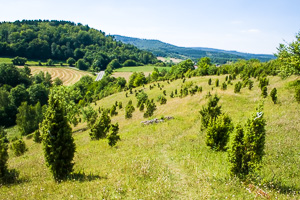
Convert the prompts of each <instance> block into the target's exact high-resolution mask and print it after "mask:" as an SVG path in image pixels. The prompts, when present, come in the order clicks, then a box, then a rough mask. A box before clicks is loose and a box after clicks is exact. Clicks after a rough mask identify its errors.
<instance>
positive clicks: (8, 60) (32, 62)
mask: <svg viewBox="0 0 300 200" xmlns="http://www.w3.org/2000/svg"><path fill="white" fill-rule="evenodd" d="M12 59H13V58H8V57H0V64H1V63H6V64H12ZM46 62H47V61H46V60H41V63H42V65H43V66H45V65H46ZM60 62H61V61H54V64H55V65H57V66H60ZM63 64H64V66H66V65H67V64H66V62H65V61H64V62H63ZM26 65H29V66H38V65H39V60H32V59H28V60H27V62H26Z"/></svg>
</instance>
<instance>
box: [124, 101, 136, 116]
mask: <svg viewBox="0 0 300 200" xmlns="http://www.w3.org/2000/svg"><path fill="white" fill-rule="evenodd" d="M134 110H135V108H134V106H133V105H132V100H129V102H128V104H127V105H126V107H125V119H129V118H131V117H132V113H133V112H134Z"/></svg>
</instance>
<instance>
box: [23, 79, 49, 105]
mask: <svg viewBox="0 0 300 200" xmlns="http://www.w3.org/2000/svg"><path fill="white" fill-rule="evenodd" d="M27 92H28V96H29V103H30V104H32V105H34V104H37V103H38V102H40V103H41V105H45V104H47V102H48V96H49V89H48V88H47V87H45V86H44V84H34V85H31V86H30V87H29V88H28V89H27Z"/></svg>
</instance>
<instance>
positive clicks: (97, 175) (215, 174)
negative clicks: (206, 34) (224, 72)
mask: <svg viewBox="0 0 300 200" xmlns="http://www.w3.org/2000/svg"><path fill="white" fill-rule="evenodd" d="M144 67H146V66H144ZM121 69H124V68H121ZM121 69H118V70H121ZM209 78H212V80H213V82H212V83H213V84H212V85H214V82H215V80H216V79H217V78H218V79H219V80H220V85H221V84H222V83H223V82H224V81H225V76H206V77H193V78H190V79H187V80H186V82H185V83H182V80H176V81H173V82H170V84H168V83H167V82H160V84H161V85H163V86H164V87H163V89H162V90H160V89H159V88H158V87H155V88H154V89H152V90H149V84H148V85H145V88H143V87H139V88H136V89H137V90H139V89H144V91H145V92H146V93H147V94H148V96H149V98H154V99H155V100H156V99H157V97H158V96H159V95H162V94H163V90H166V93H167V100H168V101H167V104H165V105H159V103H158V102H156V105H157V110H156V111H155V112H154V116H153V117H152V118H160V117H162V116H165V117H166V116H173V117H174V119H173V120H169V121H166V122H163V123H160V124H154V125H148V126H146V125H141V121H144V120H146V119H144V118H143V112H140V111H139V110H138V109H136V111H135V112H134V113H133V118H132V119H125V117H124V115H125V112H124V108H125V106H126V104H127V102H128V101H129V100H130V99H131V100H133V105H134V106H136V104H137V101H136V97H135V95H134V94H131V95H129V97H127V98H126V97H125V92H120V93H117V94H113V95H111V96H109V97H106V98H104V99H102V100H100V101H97V103H96V105H95V104H92V106H93V107H94V108H96V109H98V107H100V106H101V107H105V108H110V107H111V106H112V104H113V103H114V102H115V101H121V102H122V104H123V108H122V109H120V110H119V109H118V110H117V112H118V115H117V116H114V117H112V122H113V123H116V122H118V123H119V128H120V130H119V135H120V137H121V141H119V142H118V143H117V146H116V147H113V148H111V147H109V145H108V143H107V140H99V141H91V140H90V137H89V130H85V128H86V127H87V126H86V123H81V124H79V125H78V126H77V127H73V136H74V138H75V143H76V147H77V148H76V153H75V158H74V162H75V166H74V174H73V176H72V177H70V179H68V180H67V181H64V182H61V183H56V182H55V181H54V180H53V178H52V176H51V174H50V171H49V169H48V168H47V167H46V165H45V160H44V157H43V150H42V145H41V144H37V143H34V142H33V141H32V139H26V138H24V139H25V142H26V144H27V147H28V151H27V152H26V153H25V154H24V155H22V156H20V157H16V156H14V155H13V153H12V152H11V151H9V156H10V157H9V161H8V165H9V168H10V169H16V170H18V171H19V172H20V176H19V181H18V182H17V183H14V184H11V185H2V186H0V199H268V198H269V199H300V193H299V192H300V181H299V180H300V171H299V163H300V156H299V152H300V135H299V132H300V123H299V119H300V112H299V108H300V105H299V104H298V103H296V101H295V99H294V88H293V87H292V86H291V84H290V82H292V81H295V80H299V77H296V76H292V77H289V78H288V79H286V80H281V79H280V78H279V77H269V79H270V85H269V86H268V93H270V91H271V89H272V88H274V87H276V88H277V91H278V104H274V103H273V102H272V100H271V97H269V96H268V97H267V98H266V99H265V100H264V112H265V118H266V123H267V126H266V131H267V135H266V145H265V153H266V154H265V156H264V158H263V163H262V164H263V166H262V169H261V170H260V171H259V172H258V173H257V174H256V175H255V176H256V180H257V181H256V182H251V183H244V182H241V181H240V180H239V179H237V178H234V177H231V176H230V175H229V173H228V170H229V162H228V160H227V153H226V152H215V151H213V150H211V149H209V148H208V147H207V146H206V145H205V131H201V123H200V114H199V110H200V109H201V107H202V106H203V105H204V104H205V103H206V102H207V99H206V98H205V96H206V94H207V93H208V92H209V91H210V92H211V94H215V93H217V94H218V95H219V96H221V100H220V103H219V104H220V105H222V111H223V112H226V113H228V115H229V116H230V117H231V118H232V120H233V122H234V124H235V125H236V124H237V123H238V122H241V123H245V121H246V120H247V119H248V118H249V117H250V115H251V114H252V113H253V112H255V108H256V106H257V105H258V104H259V102H260V100H262V97H261V96H260V94H261V91H260V89H259V87H258V81H257V80H254V79H253V80H254V81H255V82H254V87H253V89H252V90H251V91H250V90H248V89H247V88H242V90H241V93H239V94H235V93H234V92H233V91H234V83H236V82H237V81H238V80H234V81H232V83H233V85H228V89H227V90H225V91H222V90H221V89H220V87H217V88H216V87H214V86H209V85H208V83H207V82H208V79H209ZM190 82H192V83H193V84H194V85H198V86H202V87H203V92H202V93H196V94H195V95H193V96H191V95H188V96H187V97H183V98H180V97H175V98H170V93H171V91H174V90H175V89H177V90H178V92H179V90H180V88H181V86H182V85H183V84H188V83H190ZM156 84H157V83H156ZM152 85H153V83H152ZM8 132H9V137H11V136H12V135H13V134H14V135H15V134H17V133H16V129H15V128H11V129H9V130H8ZM262 191H263V192H262Z"/></svg>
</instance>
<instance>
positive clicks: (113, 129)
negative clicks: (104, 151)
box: [107, 123, 120, 147]
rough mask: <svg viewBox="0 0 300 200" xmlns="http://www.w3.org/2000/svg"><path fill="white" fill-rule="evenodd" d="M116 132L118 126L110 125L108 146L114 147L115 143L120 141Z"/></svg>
mask: <svg viewBox="0 0 300 200" xmlns="http://www.w3.org/2000/svg"><path fill="white" fill-rule="evenodd" d="M118 131H119V124H118V123H116V124H112V125H111V126H110V130H109V134H108V137H107V139H108V144H109V146H111V147H112V146H115V145H116V143H117V141H118V140H120V136H119V135H118Z"/></svg>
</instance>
